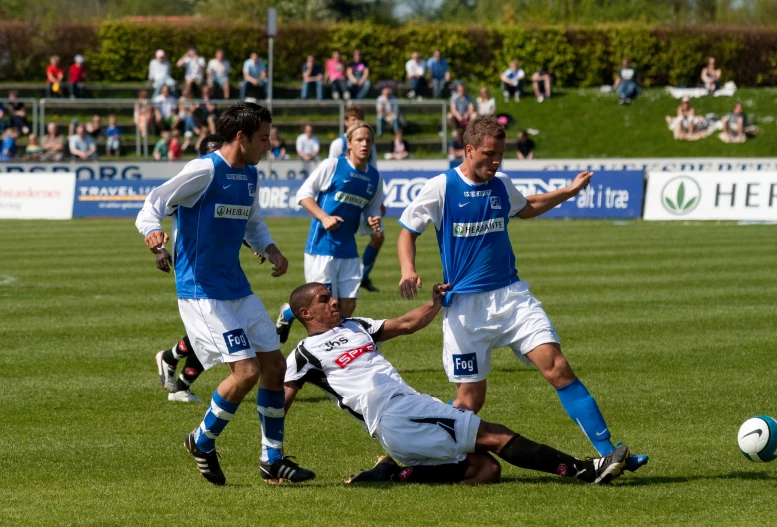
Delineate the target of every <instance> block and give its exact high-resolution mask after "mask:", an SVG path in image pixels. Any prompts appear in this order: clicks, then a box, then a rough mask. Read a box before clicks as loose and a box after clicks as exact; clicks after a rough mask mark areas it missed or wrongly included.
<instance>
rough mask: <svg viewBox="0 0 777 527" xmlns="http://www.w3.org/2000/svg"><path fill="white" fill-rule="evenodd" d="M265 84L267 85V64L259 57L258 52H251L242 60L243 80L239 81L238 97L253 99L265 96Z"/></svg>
mask: <svg viewBox="0 0 777 527" xmlns="http://www.w3.org/2000/svg"><path fill="white" fill-rule="evenodd" d="M265 86H267V66H265V64H264V61H263V60H262V59H260V58H259V54H258V53H251V56H249V57H248V58H247V59H246V60H245V62H243V82H241V83H240V98H241V99H245V98H246V97H253V98H254V99H264V98H266V94H265V92H264V91H265Z"/></svg>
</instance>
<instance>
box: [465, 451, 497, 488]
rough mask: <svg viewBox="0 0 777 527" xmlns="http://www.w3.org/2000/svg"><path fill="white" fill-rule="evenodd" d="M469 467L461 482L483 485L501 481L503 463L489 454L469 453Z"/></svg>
mask: <svg viewBox="0 0 777 527" xmlns="http://www.w3.org/2000/svg"><path fill="white" fill-rule="evenodd" d="M467 462H469V467H467V471H466V472H465V473H464V479H463V480H461V483H462V484H464V485H483V484H485V483H499V480H500V479H501V477H502V465H500V464H499V462H498V461H497V460H496V459H494V458H493V457H491V456H490V455H489V454H467Z"/></svg>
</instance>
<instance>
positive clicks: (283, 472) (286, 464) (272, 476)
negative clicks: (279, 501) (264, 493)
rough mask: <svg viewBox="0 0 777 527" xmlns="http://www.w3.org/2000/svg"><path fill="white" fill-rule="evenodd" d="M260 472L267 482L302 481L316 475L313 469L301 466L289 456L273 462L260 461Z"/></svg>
mask: <svg viewBox="0 0 777 527" xmlns="http://www.w3.org/2000/svg"><path fill="white" fill-rule="evenodd" d="M259 472H261V473H262V479H263V480H264V481H265V482H266V483H283V482H286V481H288V482H291V483H302V482H303V481H308V480H310V479H313V478H315V477H316V475H315V474H314V473H313V471H311V470H308V469H305V468H301V467H300V466H299V465H297V464H296V463H295V462H294V461H292V460H291V459H290V458H289V457H288V456H286V457H283V458H281V459H276V460H275V461H274V462H273V463H264V462H262V463H260V464H259Z"/></svg>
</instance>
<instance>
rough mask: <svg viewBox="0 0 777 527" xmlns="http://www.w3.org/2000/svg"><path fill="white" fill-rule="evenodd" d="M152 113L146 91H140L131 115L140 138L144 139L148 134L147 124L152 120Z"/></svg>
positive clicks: (152, 109)
mask: <svg viewBox="0 0 777 527" xmlns="http://www.w3.org/2000/svg"><path fill="white" fill-rule="evenodd" d="M153 112H154V108H153V106H151V105H150V104H149V103H148V92H147V91H146V90H140V91H139V92H138V100H137V101H135V108H134V112H133V115H132V120H133V122H134V123H135V126H137V127H138V129H139V130H140V137H146V134H147V133H148V123H149V122H151V120H152V114H153Z"/></svg>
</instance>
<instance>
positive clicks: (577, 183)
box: [569, 172, 594, 196]
mask: <svg viewBox="0 0 777 527" xmlns="http://www.w3.org/2000/svg"><path fill="white" fill-rule="evenodd" d="M592 177H594V173H593V172H580V173H579V174H578V175H576V176H575V179H574V180H572V184H571V185H569V189H570V190H571V191H572V192H574V195H575V196H576V195H577V194H578V193H579V192H580V191H581V190H583V189H584V188H586V187H587V186H588V184H589V183H590V182H591V178H592Z"/></svg>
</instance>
